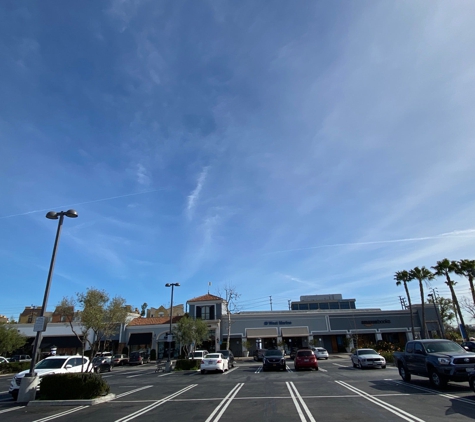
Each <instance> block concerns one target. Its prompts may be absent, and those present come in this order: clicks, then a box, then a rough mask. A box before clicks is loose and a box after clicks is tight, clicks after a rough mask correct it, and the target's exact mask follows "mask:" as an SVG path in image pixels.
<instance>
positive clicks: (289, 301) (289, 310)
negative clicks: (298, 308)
mask: <svg viewBox="0 0 475 422" xmlns="http://www.w3.org/2000/svg"><path fill="white" fill-rule="evenodd" d="M288 302H289V311H291V310H292V309H291V307H290V299H289V300H288Z"/></svg>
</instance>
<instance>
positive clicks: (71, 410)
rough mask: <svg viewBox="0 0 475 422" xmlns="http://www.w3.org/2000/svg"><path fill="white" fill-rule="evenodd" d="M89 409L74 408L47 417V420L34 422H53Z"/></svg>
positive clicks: (83, 407)
mask: <svg viewBox="0 0 475 422" xmlns="http://www.w3.org/2000/svg"><path fill="white" fill-rule="evenodd" d="M87 407H89V406H78V407H73V408H72V409H69V410H66V411H65V412H61V413H56V415H51V416H47V417H46V418H42V419H36V420H35V421H33V422H46V421H51V420H53V419H56V418H60V417H62V416H66V415H69V414H71V413H74V412H77V411H78V410H82V409H85V408H87Z"/></svg>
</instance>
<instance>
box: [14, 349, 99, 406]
mask: <svg viewBox="0 0 475 422" xmlns="http://www.w3.org/2000/svg"><path fill="white" fill-rule="evenodd" d="M82 370H84V371H91V370H92V368H91V366H89V359H88V358H87V357H84V358H83V357H81V356H50V357H48V358H46V359H43V360H42V361H40V362H38V363H37V364H36V365H35V372H36V373H37V374H38V376H39V377H40V381H41V378H42V377H44V376H45V375H51V374H64V373H70V372H81V371H82ZM29 372H30V371H29V370H25V371H22V372H20V373H18V374H16V375H15V376H14V377H13V379H12V380H11V382H10V388H9V389H8V392H9V393H10V395H11V396H13V398H14V399H15V400H16V399H17V398H18V392H19V391H20V385H21V381H22V379H23V377H24V376H25V375H26V374H27V373H29ZM37 391H39V385H38V387H37Z"/></svg>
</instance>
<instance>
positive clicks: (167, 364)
mask: <svg viewBox="0 0 475 422" xmlns="http://www.w3.org/2000/svg"><path fill="white" fill-rule="evenodd" d="M171 371H172V363H171V361H170V362H168V361H167V362H166V364H165V372H171Z"/></svg>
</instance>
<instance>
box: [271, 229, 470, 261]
mask: <svg viewBox="0 0 475 422" xmlns="http://www.w3.org/2000/svg"><path fill="white" fill-rule="evenodd" d="M449 237H455V238H456V237H475V229H466V230H454V231H452V232H449V233H441V234H437V235H435V236H424V237H409V238H405V239H390V240H374V241H371V242H349V243H332V244H327V245H318V246H310V247H307V248H296V249H283V250H280V251H272V252H267V253H265V254H264V255H269V254H275V253H283V252H296V251H307V250H312V249H321V248H334V247H338V246H370V245H381V244H385V243H402V242H420V241H423V240H434V239H441V238H449Z"/></svg>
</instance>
